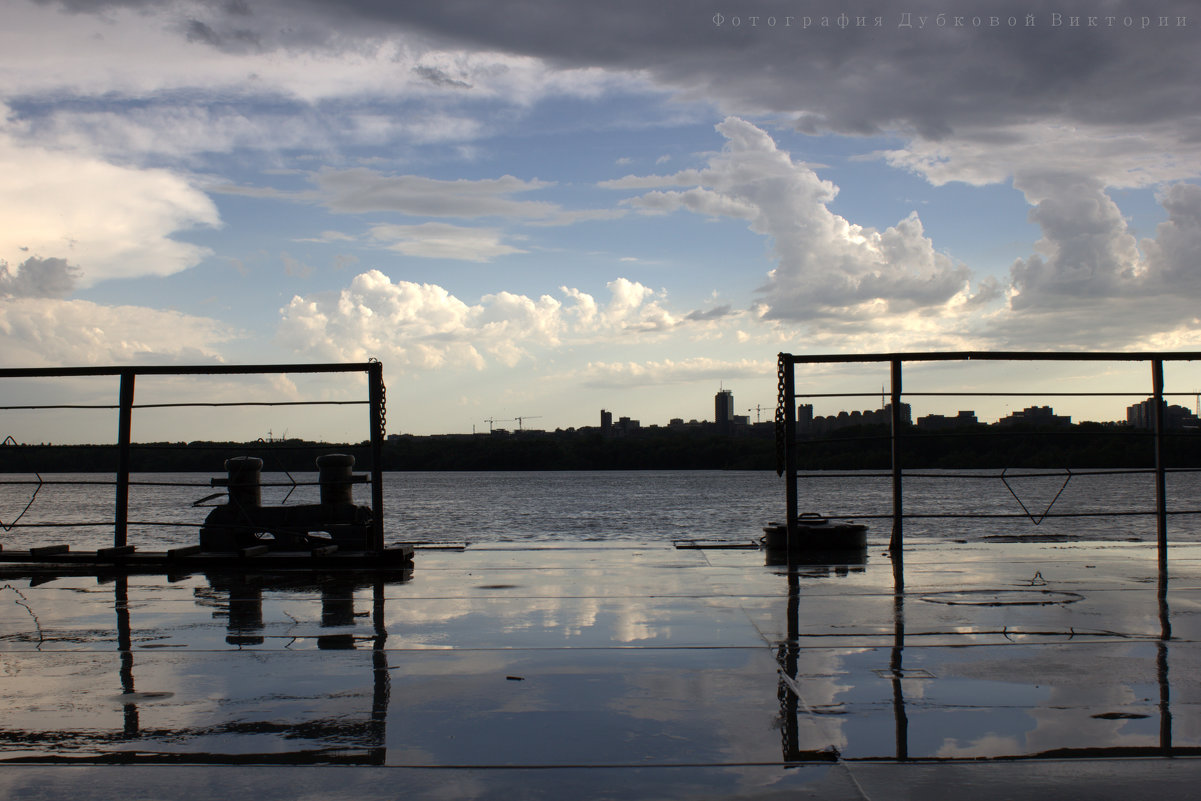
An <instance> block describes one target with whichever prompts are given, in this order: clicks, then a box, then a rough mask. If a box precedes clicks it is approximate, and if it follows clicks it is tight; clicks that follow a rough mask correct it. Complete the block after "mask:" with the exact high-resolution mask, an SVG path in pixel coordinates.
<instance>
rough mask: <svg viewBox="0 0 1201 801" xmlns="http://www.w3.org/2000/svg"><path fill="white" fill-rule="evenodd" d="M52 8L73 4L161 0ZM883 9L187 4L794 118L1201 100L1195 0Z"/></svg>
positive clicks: (960, 117) (942, 131) (220, 32)
mask: <svg viewBox="0 0 1201 801" xmlns="http://www.w3.org/2000/svg"><path fill="white" fill-rule="evenodd" d="M43 1H44V2H55V0H43ZM56 4H57V5H59V6H60V7H62V8H64V9H67V10H70V11H76V12H82V11H89V10H94V11H100V10H103V9H106V8H112V7H117V6H129V7H137V6H149V5H152V3H150V2H149V0H93V1H89V0H57V2H56ZM884 5H887V4H881V3H866V2H865V3H862V4H860V3H857V2H851V3H826V2H818V1H817V0H800V2H766V1H765V2H744V1H743V0H716V2H712V3H705V4H697V3H695V2H692V0H661V1H660V2H655V3H646V2H644V1H643V0H611V1H610V2H603V3H602V2H596V0H574V1H573V0H567V1H564V0H525V2H522V3H517V4H514V3H496V2H493V1H492V0H443V1H442V2H438V3H407V2H406V3H397V2H393V0H336V1H335V0H287V2H285V1H284V0H257V1H256V0H235V2H228V3H223V4H222V3H219V4H207V3H204V4H202V3H197V4H192V5H188V4H184V5H182V6H181V11H180V13H181V14H183V15H184V19H183V20H181V30H182V31H183V33H184V35H185V36H187V37H189V38H191V39H192V41H199V42H206V43H208V44H211V45H213V46H215V47H218V48H220V49H225V50H228V49H245V48H247V47H259V48H264V49H271V48H278V47H285V48H290V49H294V48H306V47H311V48H332V49H339V50H340V49H345V48H354V47H359V46H362V45H363V44H364V42H367V41H370V40H375V39H382V38H386V37H388V36H391V35H395V34H401V33H405V34H410V35H412V34H418V35H420V36H421V38H423V39H426V40H429V41H435V42H441V43H442V44H446V45H467V46H472V47H476V48H485V49H492V50H500V51H505V52H509V53H516V54H521V55H529V56H534V57H538V58H542V59H546V60H548V61H549V62H551V63H553V64H555V65H557V66H561V67H590V66H601V67H607V68H611V69H622V70H644V71H646V72H647V73H649V74H650V75H652V76H653V77H654V78H655V79H656V80H657V81H658V82H659V83H660V84H664V85H667V86H671V87H674V88H676V89H678V90H679V91H681V92H685V93H687V94H688V96H690V97H697V98H702V99H709V100H712V101H714V102H716V103H718V104H719V105H721V106H722V107H723V108H724V109H725V110H727V111H730V112H734V113H738V112H747V113H751V112H756V111H764V112H779V113H785V114H796V115H797V118H798V122H797V125H798V127H799V128H800V129H801V130H805V131H809V132H818V131H822V130H829V131H835V132H841V133H859V134H870V133H878V132H881V131H886V130H900V131H911V132H915V133H917V134H919V135H921V136H923V137H926V138H930V139H938V138H942V137H947V136H950V135H952V134H953V133H954V132H955V131H957V130H958V129H960V128H962V127H969V128H973V129H975V130H976V131H977V133H978V132H979V131H980V129H981V128H984V127H987V126H990V125H996V124H1008V123H1015V122H1019V121H1020V122H1031V121H1037V120H1041V119H1054V120H1061V121H1069V122H1077V123H1091V124H1111V125H1112V124H1139V125H1144V124H1148V123H1153V122H1156V121H1165V120H1174V119H1186V118H1192V117H1194V116H1195V115H1196V114H1197V110H1198V109H1201V81H1198V80H1197V72H1198V70H1197V67H1198V56H1197V45H1198V42H1199V38H1201V36H1199V34H1201V9H1199V8H1198V6H1197V5H1196V3H1195V0H1152V2H1146V0H1138V1H1137V2H1136V1H1135V0H1108V1H1106V0H1102V1H1101V2H1098V0H1030V2H1028V3H1022V4H1013V3H1000V2H961V1H957V0H943V1H941V2H940V1H939V0H914V1H913V2H910V3H906V4H904V5H903V6H900V7H896V8H897V9H898V10H892V9H884V8H881V6H884ZM840 15H841V16H840ZM940 15H941V16H940ZM823 18H824V22H825V23H826V24H825V25H823ZM877 18H880V21H881V24H880V25H879V26H878V27H877V25H876V19H877ZM735 19H737V20H738V25H737V26H735V24H734V21H735ZM806 19H808V20H809V22H808V23H806ZM1074 19H1076V20H1077V22H1078V24H1075V25H1073V24H1072V22H1073V20H1074ZM756 20H757V21H756ZM769 20H774V25H771V26H769V24H768V22H769ZM994 20H995V24H994ZM1179 20H1184V24H1183V25H1181V24H1178V22H1179ZM861 21H862V22H864V23H865V24H863V25H860V22H861ZM1090 21H1092V22H1094V23H1095V24H1093V25H1091V26H1090V24H1089V23H1090ZM940 22H941V25H940V24H939V23H940ZM1011 22H1012V23H1014V24H1012V25H1011V24H1010V23H1011ZM1128 22H1129V24H1127V23H1128ZM1163 22H1166V23H1167V24H1166V25H1165V24H1161V23H1163ZM719 23H720V24H719ZM907 23H908V24H907ZM1144 26H1145V27H1144ZM427 77H431V78H432V79H436V78H437V77H438V76H427ZM446 77H449V76H446Z"/></svg>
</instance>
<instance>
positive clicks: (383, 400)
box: [379, 375, 388, 441]
mask: <svg viewBox="0 0 1201 801" xmlns="http://www.w3.org/2000/svg"><path fill="white" fill-rule="evenodd" d="M379 438H380V440H381V441H383V440H385V439H387V438H388V387H386V386H385V385H384V377H383V376H382V375H381V376H380V379H379Z"/></svg>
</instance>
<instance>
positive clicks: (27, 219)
mask: <svg viewBox="0 0 1201 801" xmlns="http://www.w3.org/2000/svg"><path fill="white" fill-rule="evenodd" d="M0 218H3V219H4V225H3V226H2V227H0V261H4V262H6V263H8V264H19V263H23V262H25V261H26V260H27V259H28V258H30V257H31V256H32V257H34V258H36V259H42V260H48V259H58V260H63V261H66V262H70V263H71V264H72V265H77V267H78V270H79V273H78V283H79V286H81V287H86V286H90V285H92V284H94V283H96V282H97V281H101V280H104V279H106V278H128V277H133V276H143V275H169V274H171V273H175V272H178V271H180V270H183V269H185V268H187V267H191V266H192V265H194V264H196V263H198V262H199V261H200V259H201V258H202V257H203V256H204V255H205V254H206V253H207V251H206V250H205V249H204V248H202V247H199V246H197V245H193V244H189V243H186V242H180V241H178V240H176V239H173V238H172V235H173V234H175V233H177V232H179V231H184V230H187V229H190V228H194V227H197V226H216V225H218V224H219V223H220V219H219V217H218V214H217V209H216V207H215V206H214V205H213V203H212V201H211V200H210V199H209V198H208V196H207V195H205V194H204V193H203V192H201V191H200V190H199V189H197V188H196V187H195V186H194V185H193V184H192V182H191V181H190V180H189V179H188V178H186V177H184V176H181V175H179V174H177V173H174V172H172V171H169V170H165V169H135V168H132V167H125V166H121V165H117V164H112V163H109V162H106V161H103V160H100V159H97V158H93V157H90V156H86V155H80V154H74V153H71V152H63V151H54V150H49V149H45V148H41V147H37V146H34V145H21V144H18V143H16V142H14V141H13V140H12V138H11V137H9V136H6V135H5V131H3V130H2V129H0ZM41 269H42V270H43V271H44V270H45V269H46V268H45V267H42V268H41ZM19 275H20V273H18V276H19Z"/></svg>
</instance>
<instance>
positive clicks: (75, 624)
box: [0, 543, 1201, 794]
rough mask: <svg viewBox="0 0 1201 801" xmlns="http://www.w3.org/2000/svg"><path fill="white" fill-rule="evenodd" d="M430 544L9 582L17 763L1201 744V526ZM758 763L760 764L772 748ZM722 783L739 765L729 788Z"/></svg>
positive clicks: (672, 757) (702, 762)
mask: <svg viewBox="0 0 1201 801" xmlns="http://www.w3.org/2000/svg"><path fill="white" fill-rule="evenodd" d="M905 567H906V571H905V576H904V589H903V590H901V591H899V592H898V591H897V587H896V586H895V585H894V576H893V573H892V566H891V563H890V561H889V559H888V558H887V557H886V556H884V555H883V554H881V553H879V552H877V551H872V552H871V553H870V555H869V558H868V560H867V562H866V564H861V565H850V566H814V565H810V566H805V567H800V568H798V569H796V570H794V571H792V572H791V573H790V572H789V571H788V570H787V569H786V568H784V567H781V566H773V565H767V564H765V562H764V556H763V554H762V553H760V552H758V551H745V550H704V549H698V550H674V549H671V548H666V547H663V546H660V545H654V546H648V547H644V548H633V547H629V546H623V547H587V548H584V547H580V548H571V547H565V548H557V549H546V548H544V549H539V550H523V549H520V548H469V549H467V550H465V551H461V552H455V551H423V552H420V553H418V555H417V559H416V565H415V569H414V571H413V572H412V574H411V576H410V577H408V578H407V579H406V580H399V581H386V580H378V581H372V580H371V579H370V577H363V578H359V577H355V576H353V575H349V576H348V575H341V576H339V575H325V576H311V575H309V576H304V575H296V574H293V575H275V576H273V575H270V574H250V575H242V576H230V575H218V574H213V575H206V574H196V575H191V576H187V577H183V578H178V579H177V580H168V579H167V578H166V577H160V576H130V577H121V578H108V579H97V578H95V577H86V576H73V577H72V576H63V577H57V578H52V579H50V580H46V577H40V578H34V579H31V578H29V577H19V576H13V575H9V576H5V577H3V578H0V710H2V713H3V714H2V716H0V741H2V742H3V752H2V754H0V762H7V763H18V762H19V763H51V764H59V763H74V764H78V763H84V764H91V763H108V762H116V763H122V764H171V765H188V764H195V765H200V764H204V765H212V764H219V765H302V764H309V765H348V764H357V765H391V766H441V767H460V768H486V767H496V766H503V767H506V768H520V767H527V768H530V767H574V766H595V767H599V766H606V767H628V768H634V767H637V768H642V767H660V768H671V767H673V766H674V767H681V766H705V767H711V768H717V769H720V770H721V775H723V776H726V777H727V779H728V781H729V782H731V783H732V784H731V785H730V786H731V787H733V786H735V785H737V784H738V782H739V781H741V779H739V778H738V777H739V776H742V775H743V774H745V773H746V772H747V771H751V772H756V771H761V770H762V768H763V766H773V765H774V766H779V767H784V766H787V765H790V764H795V763H798V762H812V763H814V764H820V763H826V762H835V761H842V762H844V763H845V762H851V761H855V760H877V759H883V760H949V761H954V760H971V759H978V758H992V757H1047V756H1056V757H1062V758H1071V757H1076V756H1083V757H1099V756H1108V757H1115V756H1162V755H1169V754H1172V755H1177V756H1183V755H1195V754H1197V753H1201V751H1199V750H1198V749H1199V747H1201V707H1199V706H1198V704H1199V702H1201V673H1199V672H1198V670H1197V668H1198V662H1199V658H1198V657H1199V655H1201V652H1199V651H1198V647H1197V635H1198V633H1201V616H1199V615H1198V611H1199V610H1201V549H1198V548H1194V547H1189V546H1182V547H1179V548H1177V549H1175V550H1174V551H1173V556H1172V567H1171V569H1172V578H1171V581H1170V583H1169V584H1168V585H1167V586H1164V585H1162V584H1161V583H1159V582H1157V581H1148V580H1147V579H1148V578H1149V577H1151V578H1154V577H1155V570H1156V557H1155V552H1154V549H1153V548H1147V547H1145V546H1134V545H1131V546H1125V545H1116V546H1115V545H1112V544H1111V545H1106V546H1104V547H1096V546H1090V545H1085V544H1071V545H1070V546H1061V545H1059V546H1057V545H1051V544H1033V543H1023V544H991V545H976V546H957V547H956V548H954V549H947V548H943V549H940V550H938V551H935V550H934V549H928V550H915V551H914V552H907V553H906V566H905ZM752 768H754V770H753V771H752V770H751V769H752ZM711 789H714V790H715V792H719V794H720V787H714V788H711Z"/></svg>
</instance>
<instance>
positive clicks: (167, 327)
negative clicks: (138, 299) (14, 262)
mask: <svg viewBox="0 0 1201 801" xmlns="http://www.w3.org/2000/svg"><path fill="white" fill-rule="evenodd" d="M234 336H235V332H234V331H232V330H231V329H230V328H229V327H228V326H227V325H225V324H223V323H219V322H217V321H215V320H211V319H207V318H203V317H195V316H192V315H187V314H180V313H178V312H171V311H159V310H157V309H148V308H144V307H140V306H105V305H101V304H97V303H92V302H90V301H84V300H58V299H48V298H45V297H39V298H11V299H9V300H6V301H5V302H4V303H0V361H3V362H4V363H5V364H7V365H10V366H20V367H36V366H63V365H90V364H102V365H103V364H128V363H131V362H144V363H155V364H159V363H172V362H176V363H195V362H208V361H217V360H219V358H220V357H219V350H218V346H219V345H220V344H221V343H223V342H226V341H228V340H230V339H232V338H233V337H234Z"/></svg>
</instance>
